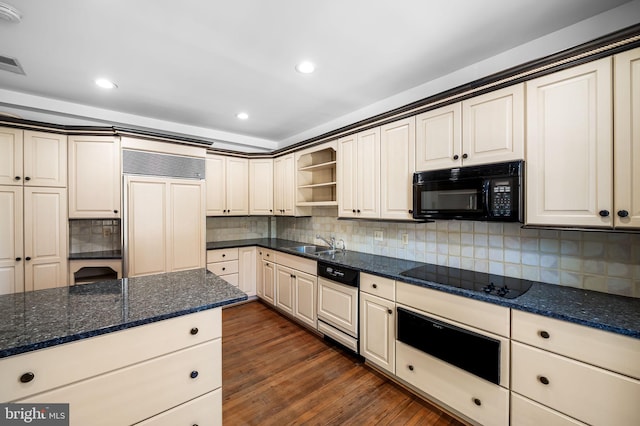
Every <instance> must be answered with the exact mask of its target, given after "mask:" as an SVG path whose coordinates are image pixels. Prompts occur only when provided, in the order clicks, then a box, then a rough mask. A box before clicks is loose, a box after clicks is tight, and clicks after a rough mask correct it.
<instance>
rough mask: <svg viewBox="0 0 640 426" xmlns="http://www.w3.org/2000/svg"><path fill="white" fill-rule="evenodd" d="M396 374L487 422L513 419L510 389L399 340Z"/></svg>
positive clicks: (455, 408)
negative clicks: (510, 410) (511, 415)
mask: <svg viewBox="0 0 640 426" xmlns="http://www.w3.org/2000/svg"><path fill="white" fill-rule="evenodd" d="M396 374H397V376H398V377H399V378H400V379H402V380H404V381H406V382H407V383H409V384H411V385H413V386H415V387H416V388H418V389H419V390H421V391H422V392H424V393H425V394H427V395H429V396H431V397H433V398H435V399H436V400H437V401H440V402H442V403H444V404H445V405H448V406H449V407H451V408H453V409H454V410H456V411H458V412H460V413H462V414H463V415H465V416H467V417H469V418H471V419H473V420H475V421H477V422H478V423H480V424H483V425H507V424H508V423H509V391H508V390H507V389H504V388H502V387H500V386H498V385H494V384H493V383H490V382H487V381H486V380H482V379H480V378H477V377H476V376H474V375H472V374H470V373H467V372H466V371H463V370H460V369H458V368H456V367H454V366H452V365H450V364H447V363H446V362H443V361H440V360H439V359H437V358H434V357H432V356H429V355H427V354H425V353H423V352H421V351H419V350H417V349H414V348H412V347H411V346H408V345H405V344H404V343H402V342H398V341H396Z"/></svg>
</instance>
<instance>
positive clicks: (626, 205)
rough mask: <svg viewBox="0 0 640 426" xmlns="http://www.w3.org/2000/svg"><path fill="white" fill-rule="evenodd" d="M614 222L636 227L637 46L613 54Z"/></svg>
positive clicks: (639, 176)
mask: <svg viewBox="0 0 640 426" xmlns="http://www.w3.org/2000/svg"><path fill="white" fill-rule="evenodd" d="M614 61H615V63H614V68H615V79H614V81H615V94H614V99H615V104H614V113H615V115H614V119H613V122H614V126H615V129H614V131H613V135H614V138H615V139H614V143H613V146H614V156H615V157H614V160H613V162H614V164H615V167H614V169H613V170H614V177H613V181H614V184H615V188H614V191H613V194H614V197H615V200H614V206H615V213H614V212H612V214H614V215H615V216H614V225H615V226H616V227H632V228H639V227H640V191H638V182H640V120H638V117H639V116H640V49H633V50H629V51H627V52H624V53H620V54H618V55H615V56H614ZM625 212H626V214H625Z"/></svg>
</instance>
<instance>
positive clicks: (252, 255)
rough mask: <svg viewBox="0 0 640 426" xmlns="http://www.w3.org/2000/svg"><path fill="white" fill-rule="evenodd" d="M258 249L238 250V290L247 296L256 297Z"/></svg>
mask: <svg viewBox="0 0 640 426" xmlns="http://www.w3.org/2000/svg"><path fill="white" fill-rule="evenodd" d="M256 252H257V249H256V247H240V248H238V267H239V271H238V288H239V289H240V290H242V291H244V292H245V293H246V294H247V296H255V295H256V275H257V273H256V256H257V254H256Z"/></svg>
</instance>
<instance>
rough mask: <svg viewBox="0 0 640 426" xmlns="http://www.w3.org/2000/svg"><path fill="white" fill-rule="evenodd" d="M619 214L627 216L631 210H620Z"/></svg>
mask: <svg viewBox="0 0 640 426" xmlns="http://www.w3.org/2000/svg"><path fill="white" fill-rule="evenodd" d="M618 216H620V217H627V216H629V212H628V211H626V210H618Z"/></svg>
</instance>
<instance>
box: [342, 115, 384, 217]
mask: <svg viewBox="0 0 640 426" xmlns="http://www.w3.org/2000/svg"><path fill="white" fill-rule="evenodd" d="M338 182H339V186H338V215H339V216H341V217H356V218H362V219H367V218H379V217H380V128H379V127H376V128H374V129H370V130H365V131H363V132H360V133H357V134H354V135H350V136H346V137H343V138H340V139H338Z"/></svg>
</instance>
